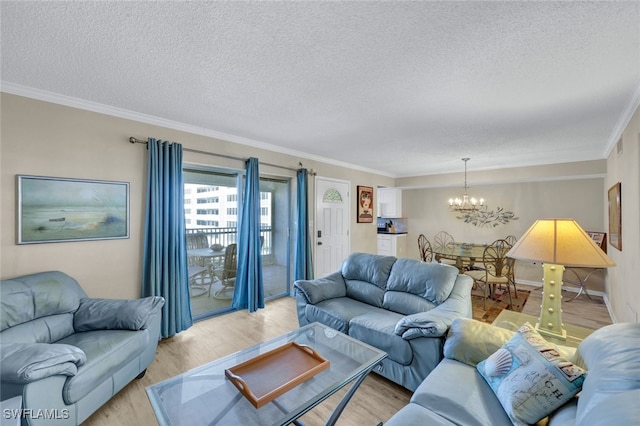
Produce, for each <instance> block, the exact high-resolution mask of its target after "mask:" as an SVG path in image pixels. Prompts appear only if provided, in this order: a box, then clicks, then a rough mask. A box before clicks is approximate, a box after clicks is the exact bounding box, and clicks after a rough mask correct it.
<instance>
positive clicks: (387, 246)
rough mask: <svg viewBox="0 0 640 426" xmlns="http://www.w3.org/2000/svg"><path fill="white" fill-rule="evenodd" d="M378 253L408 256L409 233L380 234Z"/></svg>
mask: <svg viewBox="0 0 640 426" xmlns="http://www.w3.org/2000/svg"><path fill="white" fill-rule="evenodd" d="M378 254H380V255H383V256H395V257H407V234H378Z"/></svg>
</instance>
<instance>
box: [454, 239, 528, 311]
mask: <svg viewBox="0 0 640 426" xmlns="http://www.w3.org/2000/svg"><path fill="white" fill-rule="evenodd" d="M511 247H512V246H511V244H509V243H508V242H507V241H506V240H504V239H499V240H495V241H494V242H493V243H491V244H490V245H488V246H487V247H486V248H485V249H484V253H483V255H482V263H483V264H484V269H483V270H471V271H466V272H465V275H468V276H470V277H471V278H473V282H474V284H475V285H480V286H482V290H483V296H484V298H483V301H482V306H483V309H486V308H487V305H486V302H487V299H488V298H489V297H493V296H494V295H495V289H496V286H498V285H500V286H502V285H504V286H506V287H507V292H508V293H509V306H508V308H512V307H513V300H512V298H511V289H510V287H511V286H513V291H514V295H515V297H518V293H517V290H516V283H515V273H514V265H515V260H514V259H512V258H508V257H506V254H507V252H508V251H509V249H510V248H511Z"/></svg>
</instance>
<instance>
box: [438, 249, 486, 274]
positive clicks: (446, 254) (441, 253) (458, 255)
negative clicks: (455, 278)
mask: <svg viewBox="0 0 640 426" xmlns="http://www.w3.org/2000/svg"><path fill="white" fill-rule="evenodd" d="M485 248H487V245H486V244H467V243H454V244H453V246H448V247H433V248H432V250H433V254H434V256H435V258H436V261H437V262H440V259H451V260H455V261H456V267H457V268H458V269H459V270H460V271H463V269H464V266H465V261H466V264H467V265H469V266H473V264H474V263H475V261H476V260H480V261H482V256H483V255H484V249H485Z"/></svg>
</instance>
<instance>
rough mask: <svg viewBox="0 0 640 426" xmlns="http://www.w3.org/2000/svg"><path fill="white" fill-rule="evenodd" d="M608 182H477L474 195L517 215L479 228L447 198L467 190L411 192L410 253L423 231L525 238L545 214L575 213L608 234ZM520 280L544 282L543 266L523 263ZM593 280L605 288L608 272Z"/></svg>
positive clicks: (407, 200) (407, 208) (481, 238)
mask: <svg viewBox="0 0 640 426" xmlns="http://www.w3.org/2000/svg"><path fill="white" fill-rule="evenodd" d="M538 180H540V177H539V178H538ZM470 183H473V181H471V182H470ZM603 185H604V178H585V179H570V180H557V181H537V182H518V183H500V184H495V185H475V184H473V186H472V187H471V189H470V190H469V194H473V195H475V196H480V195H481V196H482V197H484V198H485V199H486V204H487V206H488V207H489V209H490V210H494V211H495V210H496V207H501V208H503V209H504V210H505V211H511V212H513V213H514V214H515V217H517V219H516V220H511V221H509V222H508V223H506V224H499V225H497V226H495V227H492V226H485V227H477V226H474V225H472V224H470V223H465V222H464V220H461V219H457V217H458V216H459V215H458V214H456V213H453V212H450V211H449V208H448V206H447V200H448V199H449V198H451V197H452V196H455V195H456V194H458V193H460V192H461V191H462V188H433V189H413V190H405V191H403V209H404V212H406V213H407V217H409V230H410V233H409V235H408V238H409V241H410V242H411V246H410V250H409V254H410V256H411V257H415V258H417V255H418V252H417V243H416V244H413V242H415V241H417V238H418V235H419V234H420V233H424V234H425V236H427V238H428V239H429V240H431V241H433V235H434V234H435V233H436V232H438V231H441V230H444V231H447V232H449V233H450V234H451V235H453V237H454V238H455V239H456V241H462V242H470V243H491V242H492V241H494V240H496V239H498V238H504V237H506V236H507V235H515V236H516V237H518V238H519V237H520V236H521V235H522V234H524V232H525V231H526V230H527V229H529V227H530V226H531V225H532V224H533V222H534V221H535V220H536V219H541V218H550V217H570V218H573V219H575V220H576V221H577V222H578V223H579V224H580V225H581V226H582V227H583V228H584V229H586V230H589V231H600V232H602V231H604V230H605V222H604V218H603V212H602V208H601V206H602V191H603ZM414 246H415V247H414ZM572 278H573V277H572ZM516 279H517V280H518V281H519V282H522V283H527V284H535V285H538V284H541V281H542V268H541V266H540V265H539V264H538V265H533V264H530V263H525V262H517V265H516ZM588 284H589V288H590V289H592V290H596V291H603V290H604V285H603V274H599V275H593V276H592V278H590V279H589V281H588Z"/></svg>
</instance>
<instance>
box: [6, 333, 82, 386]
mask: <svg viewBox="0 0 640 426" xmlns="http://www.w3.org/2000/svg"><path fill="white" fill-rule="evenodd" d="M0 348H1V350H0V354H1V355H2V362H0V372H1V374H0V375H1V376H2V380H3V381H7V382H11V383H22V384H24V383H29V382H34V381H36V380H40V379H43V378H45V377H49V376H53V375H57V374H62V375H64V376H73V375H75V374H76V373H77V371H78V369H77V366H78V365H82V364H84V363H85V362H86V361H87V356H86V355H85V354H84V352H82V350H80V349H79V348H77V347H75V346H71V345H63V344H56V343H53V344H51V343H2V344H0Z"/></svg>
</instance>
